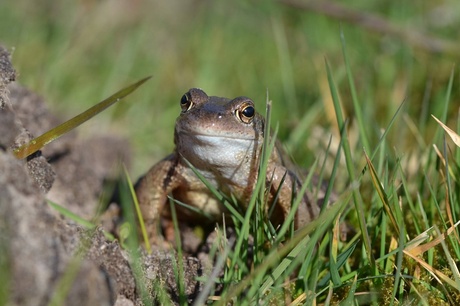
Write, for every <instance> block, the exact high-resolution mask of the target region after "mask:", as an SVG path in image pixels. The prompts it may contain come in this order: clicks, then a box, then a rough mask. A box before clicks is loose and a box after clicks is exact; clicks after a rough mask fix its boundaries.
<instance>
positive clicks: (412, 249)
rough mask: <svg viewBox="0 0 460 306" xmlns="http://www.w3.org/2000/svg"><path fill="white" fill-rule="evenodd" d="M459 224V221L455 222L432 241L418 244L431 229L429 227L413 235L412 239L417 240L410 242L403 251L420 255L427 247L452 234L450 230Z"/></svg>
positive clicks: (429, 247) (433, 245) (426, 236)
mask: <svg viewBox="0 0 460 306" xmlns="http://www.w3.org/2000/svg"><path fill="white" fill-rule="evenodd" d="M459 224H460V221H458V222H457V223H455V224H454V225H453V226H451V227H450V228H448V229H447V231H446V232H445V233H443V234H442V235H440V236H438V237H436V238H435V239H433V240H432V241H430V242H427V243H425V244H420V243H421V242H422V241H424V240H426V239H427V238H428V237H429V235H428V234H427V232H428V231H430V230H431V229H432V228H429V229H428V230H426V231H424V232H423V233H421V234H420V235H418V236H417V237H415V238H414V239H413V240H412V241H417V240H418V241H417V242H415V243H411V244H410V245H409V246H407V247H406V248H405V249H404V252H407V253H410V254H411V255H412V256H418V255H421V254H423V253H425V252H426V251H428V250H429V249H431V248H434V247H435V246H437V245H438V244H440V243H441V242H442V241H444V240H445V239H446V238H447V236H449V235H450V234H452V232H455V231H454V230H455V228H456V227H457V226H458V225H459Z"/></svg>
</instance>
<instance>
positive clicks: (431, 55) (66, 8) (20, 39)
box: [0, 0, 460, 176]
mask: <svg viewBox="0 0 460 306" xmlns="http://www.w3.org/2000/svg"><path fill="white" fill-rule="evenodd" d="M294 3H303V4H306V5H305V6H304V7H299V6H298V5H294ZM458 29H460V2H459V1H456V0H446V1H427V0H425V1H424V0H417V1H364V0H358V1H346V2H344V1H331V2H328V1H313V2H312V1H297V2H295V1H196V0H195V1H142V0H126V1H121V0H112V1H106V0H101V1H96V0H80V1H70V0H60V1H58V0H54V1H50V0H40V1H30V0H29V1H27V0H15V1H12V0H2V1H1V2H0V42H1V43H3V44H4V45H5V46H6V47H7V48H9V50H10V51H11V52H12V54H13V63H14V65H15V67H16V69H17V70H18V72H19V77H18V81H19V82H20V83H21V84H23V85H25V86H27V87H29V88H31V89H33V90H34V91H36V92H38V93H39V94H41V95H42V96H43V97H45V98H46V100H47V101H48V103H49V106H50V108H51V109H52V110H53V111H54V112H55V113H57V114H59V116H61V118H62V119H63V120H65V119H67V118H70V117H71V116H73V115H76V114H77V113H79V112H81V111H83V110H85V109H86V108H88V107H89V106H91V105H93V104H95V103H96V102H98V101H100V100H102V99H103V98H105V97H107V96H108V95H110V94H112V93H114V92H115V91H117V90H119V89H121V88H122V87H123V86H125V85H128V84H130V83H133V82H134V81H136V80H138V79H140V78H142V77H144V76H147V75H153V78H152V79H151V80H150V81H149V82H148V83H146V84H145V85H144V86H143V87H141V88H140V89H139V90H138V91H137V92H136V93H135V94H133V95H132V96H130V97H129V98H128V99H127V101H125V102H122V103H120V104H118V105H117V106H116V107H115V108H113V109H110V110H108V111H107V112H105V113H104V114H102V115H99V116H98V117H96V118H94V119H92V120H91V122H89V123H87V124H85V125H84V126H82V127H81V128H80V131H81V133H82V134H83V135H85V134H88V133H94V132H95V131H97V132H111V133H117V134H120V135H123V136H125V137H127V138H129V139H130V140H131V142H132V145H133V153H134V155H133V156H134V160H135V162H134V164H133V175H134V176H137V175H139V174H141V173H142V172H145V171H146V170H147V169H148V168H149V167H150V166H151V165H152V164H153V163H154V162H156V161H158V160H159V159H160V158H162V157H164V156H165V155H166V154H168V153H170V152H171V150H172V148H173V128H174V120H175V118H176V116H177V115H178V114H179V111H180V108H179V105H178V103H179V99H180V97H181V96H182V94H183V93H185V92H186V91H187V90H188V89H189V88H191V87H200V88H202V89H204V90H205V91H206V92H207V93H208V94H209V95H217V96H225V97H236V96H242V95H244V96H248V97H251V98H252V99H254V100H255V102H256V105H257V107H258V109H259V111H260V112H262V113H264V111H265V100H266V92H267V90H268V92H269V96H270V99H271V100H273V109H274V111H273V120H274V122H275V123H276V122H279V125H280V132H279V135H280V138H281V139H282V140H283V141H284V143H286V145H287V146H288V147H289V150H290V152H291V153H292V154H293V156H294V157H295V158H296V159H297V161H298V162H299V163H300V164H301V165H303V166H308V164H309V163H311V162H312V160H313V158H314V157H315V155H316V154H317V153H318V152H322V151H324V146H323V145H324V143H327V141H328V138H329V135H330V134H331V133H336V132H337V131H336V127H335V117H334V113H333V109H331V108H330V93H329V87H328V83H327V78H326V68H325V59H327V61H328V62H329V64H330V66H331V68H332V71H333V73H334V78H335V81H336V84H337V86H338V87H339V89H340V93H341V98H342V103H343V106H344V109H345V111H346V113H347V116H348V117H349V118H350V119H351V121H350V126H351V127H353V124H354V121H353V117H354V114H353V112H352V107H351V94H350V89H349V85H348V80H347V78H346V70H345V64H344V59H343V55H342V45H341V33H343V36H344V39H345V42H346V50H347V53H348V58H349V61H350V67H351V70H352V72H353V75H354V79H355V85H356V88H357V93H358V98H359V100H360V103H362V104H363V105H364V107H363V108H364V112H365V113H364V115H365V117H366V118H367V119H366V120H367V121H366V122H367V125H368V129H369V136H370V139H371V142H372V143H371V146H372V145H375V144H376V143H377V141H378V137H379V136H380V133H381V132H380V129H381V128H382V127H386V126H387V125H388V122H389V121H390V119H391V117H392V116H393V115H394V112H395V111H396V109H397V108H398V106H399V105H400V104H401V102H402V101H403V100H406V101H407V104H406V105H405V108H404V115H403V116H401V117H400V120H399V121H398V123H397V126H396V127H395V128H394V132H393V133H392V134H391V135H389V136H388V142H389V145H390V147H393V146H396V147H398V150H399V151H400V152H401V151H402V150H408V151H409V150H411V148H414V147H417V146H420V145H421V144H422V143H423V142H426V143H429V142H430V139H432V136H433V132H431V131H432V130H433V128H434V127H436V125H435V123H434V121H433V120H432V119H431V117H430V116H429V115H430V114H431V113H433V114H435V115H437V116H440V112H441V110H440V109H438V107H437V105H441V103H438V102H439V101H442V100H443V99H444V98H445V93H446V90H447V84H448V80H449V77H450V74H451V71H452V69H453V68H454V64H455V63H456V62H458V60H459V59H460V51H459V50H460V45H459V44H458V43H457V42H459V41H460V31H458ZM439 40H441V41H439ZM454 73H455V76H457V74H458V73H457V72H454ZM458 84H459V82H458V77H456V78H455V79H454V87H453V95H452V97H451V101H452V102H451V108H452V109H451V110H452V111H451V112H450V117H451V118H450V120H449V122H448V123H450V124H451V125H454V126H455V122H456V120H457V118H456V117H457V111H458V102H457V101H458V98H459V88H460V87H459V86H458ZM414 127H416V129H417V133H415V134H417V137H414V131H413V129H414ZM355 145H356V148H357V149H359V150H360V149H361V147H362V144H360V143H359V141H357V142H356V143H355Z"/></svg>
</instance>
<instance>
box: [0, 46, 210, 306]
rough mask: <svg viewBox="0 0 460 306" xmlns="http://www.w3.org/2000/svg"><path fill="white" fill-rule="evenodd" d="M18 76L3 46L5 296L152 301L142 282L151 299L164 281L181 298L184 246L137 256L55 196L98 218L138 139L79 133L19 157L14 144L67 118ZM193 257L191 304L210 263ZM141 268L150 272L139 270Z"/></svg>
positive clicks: (37, 301) (0, 169) (188, 268)
mask: <svg viewBox="0 0 460 306" xmlns="http://www.w3.org/2000/svg"><path fill="white" fill-rule="evenodd" d="M15 80H16V71H15V69H14V68H13V66H12V64H11V58H10V55H9V53H8V52H7V50H6V49H5V48H4V47H2V46H0V232H1V236H0V271H1V272H0V274H1V275H0V282H4V284H7V285H6V286H7V287H6V288H8V287H9V292H7V294H6V295H5V296H6V301H3V302H6V303H7V304H8V305H48V304H49V303H50V302H52V301H53V302H58V303H57V304H58V305H118V306H121V305H142V302H141V296H140V292H141V291H140V290H139V288H141V287H143V288H146V289H147V290H146V291H145V292H146V293H147V295H148V296H147V298H148V299H149V300H151V301H152V300H153V301H154V300H156V299H157V297H158V296H157V295H158V294H159V293H158V292H155V290H154V289H152V284H153V280H155V281H159V282H160V283H162V284H164V286H165V288H166V290H167V292H168V293H169V295H170V297H171V298H172V300H173V302H174V303H178V302H179V300H178V296H179V289H178V288H177V281H176V277H175V273H174V267H175V266H176V265H177V255H176V254H175V253H173V252H172V251H168V252H161V251H155V252H153V254H151V255H145V252H143V251H142V250H141V251H140V255H139V256H132V254H129V252H128V251H126V250H124V249H123V248H122V247H121V246H120V244H119V243H118V242H117V241H116V240H115V241H109V240H107V239H106V237H105V235H104V233H103V231H102V230H101V229H100V228H97V229H96V230H91V231H89V230H87V229H85V228H83V227H81V226H80V225H78V224H76V223H75V222H74V221H72V220H70V219H69V218H66V217H63V216H62V215H60V214H59V213H58V212H57V211H56V210H55V209H53V208H52V207H51V206H50V205H49V204H48V201H47V200H51V201H52V202H55V203H58V204H59V205H61V206H64V207H65V208H67V209H69V210H70V211H72V212H73V213H75V214H77V215H79V216H81V217H83V218H87V219H89V218H91V217H92V216H94V213H95V211H96V210H97V207H98V203H99V198H100V195H101V194H102V191H103V188H104V186H105V183H106V182H107V181H114V180H117V175H118V174H117V173H118V172H116V171H113V170H114V169H115V168H116V167H115V166H114V165H117V164H119V163H120V161H123V162H124V163H125V164H129V159H130V152H129V150H128V149H127V148H129V143H128V142H127V141H126V140H124V139H121V138H119V137H117V136H113V135H99V136H94V137H93V138H91V139H86V140H81V139H80V138H79V137H78V135H77V133H76V132H71V133H69V134H67V135H65V136H64V137H62V138H61V139H59V140H57V141H54V142H52V143H50V144H49V145H47V146H46V147H45V148H44V149H43V150H42V151H41V152H38V153H36V154H33V155H32V156H30V157H28V158H27V159H25V160H18V159H16V158H15V157H14V155H13V154H12V151H13V149H14V148H16V147H18V146H19V145H21V144H23V143H25V142H27V141H29V140H30V139H32V135H35V136H38V135H40V134H42V133H43V132H45V131H47V130H49V129H50V128H52V127H54V126H56V125H57V124H59V123H60V122H61V121H60V120H58V118H56V117H55V116H54V115H53V114H52V113H51V112H50V111H49V109H48V108H47V106H46V103H45V101H44V99H43V98H41V97H40V96H39V95H37V94H35V93H33V92H31V91H30V90H28V89H26V88H24V87H22V86H21V85H19V84H18V83H16V82H15ZM133 258H136V259H133ZM183 262H184V271H185V276H184V288H185V292H186V294H187V298H188V302H189V303H190V302H192V301H193V299H194V298H195V297H196V296H197V294H198V293H199V292H200V291H201V290H202V288H203V284H202V283H200V282H198V281H197V280H196V278H197V277H198V276H202V274H203V268H202V264H201V262H200V260H198V259H197V258H194V257H187V258H183ZM137 266H139V267H140V276H139V277H136V278H135V277H134V271H135V269H134V268H133V267H137ZM136 279H137V282H136ZM2 286H3V285H2ZM2 286H0V287H2ZM3 298H5V297H3ZM1 299H2V292H0V300H1ZM3 302H2V301H0V304H3Z"/></svg>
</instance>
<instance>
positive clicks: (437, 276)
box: [403, 250, 460, 290]
mask: <svg viewBox="0 0 460 306" xmlns="http://www.w3.org/2000/svg"><path fill="white" fill-rule="evenodd" d="M403 252H404V254H406V255H407V256H409V257H410V258H412V259H413V260H415V261H416V262H418V263H419V264H420V265H421V266H422V267H424V268H425V270H427V271H428V272H429V273H430V274H431V275H432V276H433V277H434V278H435V279H436V281H438V282H439V283H440V284H443V282H444V283H447V284H449V285H450V286H452V287H453V288H455V289H457V290H460V287H459V286H457V283H456V282H454V281H453V280H452V279H450V278H449V277H448V276H447V275H445V274H444V273H442V272H441V271H439V270H437V269H435V268H433V267H432V266H430V265H429V264H428V263H427V262H425V261H424V260H423V259H420V258H418V257H416V256H413V255H412V254H411V253H410V252H407V251H405V250H404V251H403Z"/></svg>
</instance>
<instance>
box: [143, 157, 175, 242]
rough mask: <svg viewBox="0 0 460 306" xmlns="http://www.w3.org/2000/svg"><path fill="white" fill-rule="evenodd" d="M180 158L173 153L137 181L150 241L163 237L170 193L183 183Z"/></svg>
mask: <svg viewBox="0 0 460 306" xmlns="http://www.w3.org/2000/svg"><path fill="white" fill-rule="evenodd" d="M178 165H179V158H178V157H177V155H176V154H171V155H169V156H168V157H166V158H165V159H163V160H162V161H160V162H159V163H157V164H156V165H154V166H153V167H152V168H151V169H150V170H149V171H148V172H147V174H146V175H145V176H143V177H142V178H140V179H139V181H138V182H137V183H136V187H135V188H136V195H137V199H138V201H139V206H140V209H141V213H142V217H143V220H144V223H145V227H146V229H147V234H148V235H149V241H150V242H152V243H157V242H158V239H160V237H161V231H160V220H161V218H162V213H163V209H164V207H165V205H166V204H167V203H168V195H169V194H170V193H172V191H173V190H174V189H176V188H177V187H178V186H179V185H180V184H181V177H180V176H179V175H178V171H177V167H178Z"/></svg>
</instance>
